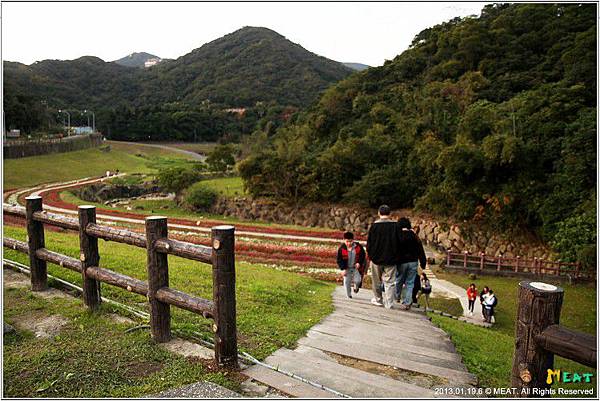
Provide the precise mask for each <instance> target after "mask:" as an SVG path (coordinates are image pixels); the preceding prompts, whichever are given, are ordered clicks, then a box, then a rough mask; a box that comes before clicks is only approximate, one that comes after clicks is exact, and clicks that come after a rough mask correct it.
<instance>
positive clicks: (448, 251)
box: [446, 248, 450, 267]
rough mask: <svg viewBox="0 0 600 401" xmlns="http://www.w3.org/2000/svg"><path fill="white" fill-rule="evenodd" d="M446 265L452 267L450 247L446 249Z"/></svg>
mask: <svg viewBox="0 0 600 401" xmlns="http://www.w3.org/2000/svg"><path fill="white" fill-rule="evenodd" d="M446 267H450V248H448V249H447V251H446Z"/></svg>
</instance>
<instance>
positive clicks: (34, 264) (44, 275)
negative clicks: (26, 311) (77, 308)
mask: <svg viewBox="0 0 600 401" xmlns="http://www.w3.org/2000/svg"><path fill="white" fill-rule="evenodd" d="M25 200H26V204H25V213H26V218H27V245H28V246H29V266H30V267H31V290H32V291H44V290H46V289H47V288H48V272H47V265H46V261H44V260H42V259H39V258H38V257H37V256H36V255H35V252H36V251H37V250H38V249H42V248H44V247H45V244H44V225H43V224H42V223H40V222H39V221H34V220H33V214H34V213H35V212H38V211H41V210H42V209H43V207H42V197H41V196H28V197H27V198H25Z"/></svg>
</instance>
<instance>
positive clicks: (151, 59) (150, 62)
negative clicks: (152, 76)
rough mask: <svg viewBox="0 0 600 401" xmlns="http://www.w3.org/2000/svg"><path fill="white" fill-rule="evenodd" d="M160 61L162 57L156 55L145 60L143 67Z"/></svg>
mask: <svg viewBox="0 0 600 401" xmlns="http://www.w3.org/2000/svg"><path fill="white" fill-rule="evenodd" d="M161 61H162V59H161V58H158V57H155V58H149V59H148V60H146V61H145V62H144V68H148V67H152V66H153V65H156V64H158V63H160V62H161Z"/></svg>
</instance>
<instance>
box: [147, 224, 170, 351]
mask: <svg viewBox="0 0 600 401" xmlns="http://www.w3.org/2000/svg"><path fill="white" fill-rule="evenodd" d="M167 236H168V230H167V218H166V217H162V216H151V217H146V250H147V252H148V257H147V268H148V302H150V329H151V331H152V338H153V339H154V341H156V342H157V343H164V342H167V341H169V340H170V339H171V309H170V306H169V304H167V303H164V302H160V301H159V300H158V299H157V298H156V292H157V291H158V290H160V289H161V288H163V287H168V286H169V267H168V262H167V254H166V253H160V252H157V251H156V249H155V243H156V241H157V240H160V239H166V238H167Z"/></svg>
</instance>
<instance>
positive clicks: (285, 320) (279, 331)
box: [4, 226, 335, 358]
mask: <svg viewBox="0 0 600 401" xmlns="http://www.w3.org/2000/svg"><path fill="white" fill-rule="evenodd" d="M4 234H5V235H6V236H8V237H11V238H16V239H19V240H24V239H25V236H26V232H25V230H23V229H21V228H16V227H9V226H5V227H4ZM46 244H47V247H48V248H49V249H51V250H53V251H55V252H59V253H62V254H65V255H69V256H71V257H78V255H79V240H78V236H77V235H74V234H66V233H56V232H46ZM99 247H100V257H101V259H100V265H101V266H102V267H105V268H108V269H111V270H114V271H116V272H119V273H122V274H126V275H129V276H131V277H135V278H137V279H140V280H146V251H145V250H144V249H141V248H137V247H133V246H127V245H124V244H119V243H113V242H105V241H100V242H99ZM5 257H7V258H9V259H12V260H16V261H18V262H21V263H24V264H28V262H27V260H28V258H27V256H26V255H24V254H21V253H18V252H16V251H13V250H10V249H7V248H5ZM48 271H49V273H50V274H52V275H55V276H57V277H60V278H62V279H66V280H68V281H70V282H74V283H77V284H78V285H81V275H80V274H78V273H76V272H73V271H70V270H67V269H65V268H61V267H59V266H55V265H52V264H49V265H48ZM169 285H170V286H171V287H172V288H175V289H178V290H181V291H184V292H186V293H188V294H192V295H196V296H200V297H202V298H206V299H212V267H211V266H210V265H206V264H202V263H199V262H194V261H189V260H186V259H182V258H179V257H174V256H169ZM334 287H335V284H333V283H326V282H323V281H318V280H315V279H312V278H308V277H304V276H301V275H298V274H294V273H289V272H283V271H277V270H274V269H271V268H268V267H265V266H260V265H253V264H249V263H244V262H238V263H236V303H237V313H238V318H237V325H238V331H239V345H240V348H241V349H243V350H247V351H248V352H250V353H251V354H253V355H255V356H256V357H258V358H264V357H266V356H267V355H269V354H271V353H272V352H274V351H275V350H277V349H278V348H281V347H293V346H294V344H295V342H296V341H297V340H298V339H299V338H300V337H302V336H303V335H304V334H305V333H306V331H307V330H308V329H309V328H310V327H311V326H313V325H314V324H316V323H317V322H318V321H320V320H321V318H323V317H324V316H326V315H327V314H329V313H330V312H331V311H332V310H333V306H332V305H331V293H332V291H333V289H334ZM102 294H103V296H106V297H108V298H112V299H114V300H116V301H119V302H122V303H126V304H129V305H132V306H135V307H138V308H144V309H147V302H146V300H145V298H144V297H142V296H139V295H136V294H131V293H129V292H127V291H124V290H122V289H119V288H116V287H112V286H108V285H103V286H102ZM171 314H172V318H173V326H174V327H175V328H179V329H182V330H184V331H186V330H187V331H189V330H195V331H197V330H199V331H201V332H204V333H206V336H207V338H212V332H211V330H210V328H211V325H212V321H211V320H207V319H203V318H201V317H199V316H198V315H196V314H193V313H191V312H187V311H184V310H181V309H179V308H175V307H173V308H171Z"/></svg>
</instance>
